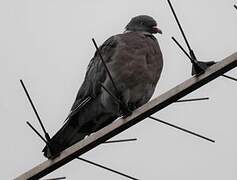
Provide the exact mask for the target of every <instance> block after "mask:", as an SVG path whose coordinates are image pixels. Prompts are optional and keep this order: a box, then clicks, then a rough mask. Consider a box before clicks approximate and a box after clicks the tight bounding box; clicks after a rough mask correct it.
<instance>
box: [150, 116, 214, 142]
mask: <svg viewBox="0 0 237 180" xmlns="http://www.w3.org/2000/svg"><path fill="white" fill-rule="evenodd" d="M149 118H150V119H153V120H155V121H158V122H161V123H163V124H166V125H168V126H171V127H174V128H176V129H179V130H181V131H184V132H187V133H189V134H192V135H194V136H197V137H200V138H202V139H205V140H208V141H210V142H212V143H214V142H215V141H214V140H212V139H210V138H207V137H205V136H202V135H200V134H197V133H195V132H192V131H189V130H187V129H184V128H181V127H179V126H176V125H173V124H170V123H168V122H165V121H162V120H160V119H158V118H155V117H152V116H149Z"/></svg>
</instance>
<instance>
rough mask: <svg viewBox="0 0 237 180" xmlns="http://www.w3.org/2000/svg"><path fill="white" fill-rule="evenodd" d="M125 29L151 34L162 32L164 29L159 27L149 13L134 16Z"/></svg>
mask: <svg viewBox="0 0 237 180" xmlns="http://www.w3.org/2000/svg"><path fill="white" fill-rule="evenodd" d="M125 29H126V30H127V31H144V32H149V33H151V34H156V33H160V34H162V31H161V30H160V29H159V28H158V27H157V23H156V21H155V20H154V19H153V18H152V17H150V16H147V15H140V16H136V17H133V18H132V19H131V20H130V22H129V23H128V24H127V26H126V27H125Z"/></svg>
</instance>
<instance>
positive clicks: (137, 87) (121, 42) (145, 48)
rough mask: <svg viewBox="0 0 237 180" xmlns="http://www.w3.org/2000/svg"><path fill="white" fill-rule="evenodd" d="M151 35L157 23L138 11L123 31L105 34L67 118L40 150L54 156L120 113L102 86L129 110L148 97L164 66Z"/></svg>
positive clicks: (121, 113) (158, 30) (140, 104)
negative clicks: (105, 36)
mask: <svg viewBox="0 0 237 180" xmlns="http://www.w3.org/2000/svg"><path fill="white" fill-rule="evenodd" d="M156 33H160V34H161V33H162V32H161V30H160V29H158V27H157V23H156V21H155V20H154V19H153V18H152V17H150V16H147V15H140V16H136V17H134V18H132V19H131V21H130V22H129V23H128V25H127V26H126V27H125V32H124V33H122V34H118V35H114V36H112V37H110V38H109V39H107V40H106V41H105V42H104V43H103V44H102V45H101V46H100V47H99V51H100V52H98V51H96V52H95V54H94V57H93V58H92V59H91V61H90V63H89V65H88V68H87V72H86V75H85V79H84V82H83V83H82V85H81V87H80V89H79V91H78V94H77V97H76V100H75V102H74V104H73V106H72V108H71V112H70V114H69V117H68V120H67V121H66V123H65V124H64V125H63V127H62V128H61V129H60V130H59V131H58V132H57V133H56V134H55V135H54V136H53V137H52V139H51V141H50V142H49V144H50V148H49V147H48V146H45V148H44V149H43V152H44V155H45V156H46V157H47V158H53V157H55V155H56V154H59V153H60V152H61V151H62V150H64V149H66V148H68V147H69V146H71V145H73V144H74V143H76V142H78V141H80V140H82V139H83V138H85V136H87V135H90V134H91V133H93V132H96V131H98V130H99V129H101V128H103V127H105V126H106V125H108V124H110V123H111V122H113V121H114V120H115V119H117V118H118V117H119V116H121V115H124V114H123V112H126V111H123V108H124V107H123V108H122V107H121V103H118V102H117V101H115V99H114V98H113V97H112V96H111V95H110V94H109V93H108V92H107V91H105V90H104V89H103V87H102V86H104V87H105V88H106V89H107V90H109V92H111V93H112V94H113V95H115V96H117V98H118V99H119V100H121V102H123V104H124V106H125V107H126V108H127V109H129V110H130V111H133V110H134V109H136V108H138V107H140V106H142V105H143V104H145V103H146V102H148V101H149V99H150V98H151V96H152V95H153V93H154V90H155V87H156V84H157V82H158V80H159V78H160V74H161V71H162V67H163V58H162V53H161V50H160V47H159V44H158V42H157V39H156V38H155V37H154V36H153V34H156ZM100 54H101V55H102V57H103V59H104V62H105V63H106V66H107V68H108V70H109V71H110V74H111V76H112V79H113V81H114V83H115V85H116V88H117V90H118V93H117V92H116V91H115V88H114V86H113V84H112V81H111V79H110V78H109V75H108V73H107V71H106V69H105V66H104V65H103V63H102V61H101V58H100ZM101 84H102V85H101ZM118 94H119V95H118ZM118 96H119V97H118Z"/></svg>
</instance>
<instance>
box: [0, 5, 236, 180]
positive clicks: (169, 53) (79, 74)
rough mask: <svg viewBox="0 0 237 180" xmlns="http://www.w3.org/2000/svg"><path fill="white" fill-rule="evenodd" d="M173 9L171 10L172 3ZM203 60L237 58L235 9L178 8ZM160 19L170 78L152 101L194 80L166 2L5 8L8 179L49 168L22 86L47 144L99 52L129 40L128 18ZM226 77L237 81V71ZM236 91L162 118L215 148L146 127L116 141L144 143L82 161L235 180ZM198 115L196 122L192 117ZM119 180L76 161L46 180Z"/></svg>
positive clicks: (0, 35)
mask: <svg viewBox="0 0 237 180" xmlns="http://www.w3.org/2000/svg"><path fill="white" fill-rule="evenodd" d="M173 1H174V0H173ZM173 4H174V6H175V8H176V11H177V13H178V16H179V18H180V20H181V21H182V24H183V28H184V29H185V31H186V33H187V36H188V39H189V40H190V43H191V45H192V46H193V49H194V50H195V52H196V54H197V57H198V58H199V59H200V60H204V61H205V60H215V61H218V60H222V59H223V58H225V57H226V56H229V55H230V54H232V53H234V52H236V50H237V33H236V32H237V23H236V22H237V10H236V9H234V7H233V4H237V1H234V0H218V1H216V0H200V1H194V0H179V1H174V2H173ZM139 14H148V15H151V16H153V17H154V18H155V19H156V20H157V22H158V26H159V27H160V28H161V29H162V31H163V35H157V36H156V37H157V38H158V40H159V43H160V46H161V48H162V51H163V55H164V63H165V66H164V70H163V73H162V76H161V79H160V82H159V84H158V86H157V89H156V92H155V94H154V97H155V96H157V95H159V94H161V93H163V92H165V91H166V90H168V89H170V88H172V87H174V86H175V85H177V84H179V83H180V82H182V81H184V80H186V79H187V78H189V77H190V63H189V62H188V59H187V58H186V57H185V56H184V55H183V54H182V52H181V51H180V50H179V49H178V48H177V47H176V45H175V44H174V43H173V42H172V41H171V36H175V37H176V38H177V39H178V40H179V41H180V42H181V43H182V44H184V43H183V40H182V37H181V35H180V33H179V31H178V28H177V25H176V24H175V21H174V19H173V16H172V14H171V11H170V10H169V9H168V4H167V2H166V1H165V0H146V1H135V0H130V1H126V0H120V1H111V0H110V1H109V0H100V1H92V0H87V1H84V0H81V1H76V0H67V1H66V0H47V1H46V0H41V1H38V0H34V1H32V0H21V1H19V0H10V1H4V0H1V1H0V25H1V28H0V73H1V74H0V82H1V88H0V112H1V113H0V118H1V126H0V141H1V143H2V145H1V150H0V152H1V153H0V154H1V155H0V163H1V164H0V165H1V167H2V168H1V172H0V177H1V179H12V178H14V177H16V176H18V175H19V174H21V173H23V172H25V171H26V170H29V169H30V168H32V167H33V166H35V165H37V164H39V163H40V162H42V161H44V160H45V158H44V157H43V155H42V153H41V150H42V148H43V146H44V144H43V143H42V142H41V141H40V140H39V138H38V137H36V136H35V134H33V132H32V131H31V130H30V129H29V128H28V127H27V126H26V124H25V121H30V122H32V124H34V125H35V126H36V127H38V129H40V128H39V125H38V123H37V121H36V118H35V116H34V114H33V112H32V110H31V108H30V105H29V103H28V101H27V99H26V97H25V94H24V92H23V90H22V88H21V86H20V83H19V79H21V78H22V79H23V80H24V82H25V84H26V86H27V88H28V90H29V92H30V94H31V96H32V98H33V100H34V102H35V105H36V107H37V109H38V112H39V114H40V116H41V118H42V119H43V121H44V123H45V125H46V127H47V130H48V131H49V133H50V135H53V134H54V133H55V132H56V131H57V130H58V129H59V128H60V127H61V125H62V122H63V120H64V118H65V117H66V116H67V113H68V112H69V109H70V107H71V105H72V103H73V101H74V98H75V96H76V93H77V90H78V88H79V87H80V85H81V83H82V80H83V78H84V74H85V70H86V66H87V64H88V63H89V60H90V58H91V57H92V56H93V53H94V51H95V49H94V47H93V44H92V42H91V38H92V37H94V38H95V39H96V40H97V42H98V44H102V43H103V42H104V41H105V40H106V39H107V38H108V37H110V36H111V35H114V34H118V33H122V32H123V31H124V27H125V25H126V24H127V23H128V21H129V20H130V18H131V17H133V16H135V15H139ZM228 74H229V75H232V76H235V77H237V70H236V69H235V70H232V71H231V72H229V73H228ZM236 92H237V86H236V82H234V81H230V80H228V79H224V78H222V77H220V78H218V79H217V80H215V81H214V82H211V83H209V84H208V85H206V86H205V87H203V88H201V89H200V90H198V91H196V92H194V93H192V94H190V95H189V97H204V96H209V97H210V98H211V100H210V101H207V102H193V103H188V104H187V103H183V104H173V105H170V106H169V107H167V108H166V109H164V110H162V111H161V112H159V113H157V114H156V115H155V116H156V117H159V118H161V119H164V120H166V121H169V122H173V123H175V124H177V125H180V126H182V127H185V128H188V129H190V130H193V131H195V132H198V133H201V134H203V135H206V136H208V137H210V138H214V139H215V140H216V143H215V144H212V143H209V142H206V141H204V140H201V139H198V138H196V137H193V136H191V135H187V134H185V133H183V132H179V131H177V130H174V129H172V128H169V127H166V126H164V125H162V124H158V123H156V122H153V121H152V120H148V119H147V120H144V121H143V122H141V123H139V124H138V125H136V126H134V127H132V128H130V129H129V130H127V131H126V132H124V133H122V134H120V135H118V136H117V137H115V138H114V139H118V138H134V137H136V138H138V141H137V142H133V143H123V144H114V145H101V146H99V147H97V148H96V149H94V150H92V151H90V152H88V153H87V154H85V155H83V157H86V158H87V159H90V160H93V161H95V162H98V163H101V164H103V165H106V166H109V167H111V168H114V169H116V170H120V171H122V172H124V173H128V174H130V175H131V176H135V177H137V178H139V179H143V180H157V179H162V180H170V179H183V180H189V179H192V180H200V179H215V180H223V179H226V180H236V179H237V121H236V100H237V96H236ZM195 110H197V112H195ZM58 176H66V177H67V179H70V180H71V179H72V180H76V179H79V178H81V179H85V180H87V179H88V180H90V179H103V180H111V179H113V180H120V179H125V178H123V177H121V176H118V175H115V174H112V173H110V172H106V171H105V170H103V169H98V168H96V167H93V166H91V165H88V164H85V163H84V162H80V161H79V160H74V161H72V162H71V163H69V164H67V165H66V166H64V167H62V168H60V169H59V170H57V171H55V172H54V173H52V174H50V175H49V176H48V177H58Z"/></svg>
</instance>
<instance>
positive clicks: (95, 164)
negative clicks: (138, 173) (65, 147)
mask: <svg viewBox="0 0 237 180" xmlns="http://www.w3.org/2000/svg"><path fill="white" fill-rule="evenodd" d="M77 159H79V160H81V161H84V162H87V163H89V164H92V165H94V166H97V167H100V168H103V169H106V170H108V171H111V172H113V173H116V174H119V175H121V176H124V177H127V178H129V179H133V180H139V179H137V178H134V177H132V176H129V175H127V174H124V173H121V172H119V171H116V170H113V169H111V168H108V167H105V166H102V165H100V164H97V163H95V162H92V161H89V160H86V159H83V158H81V157H77Z"/></svg>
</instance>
